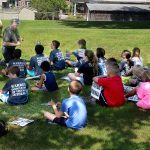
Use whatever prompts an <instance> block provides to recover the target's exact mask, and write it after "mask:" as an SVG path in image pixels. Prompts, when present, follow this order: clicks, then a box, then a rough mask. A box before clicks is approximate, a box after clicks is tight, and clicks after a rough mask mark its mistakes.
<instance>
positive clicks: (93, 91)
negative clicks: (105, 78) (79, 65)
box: [91, 82, 103, 100]
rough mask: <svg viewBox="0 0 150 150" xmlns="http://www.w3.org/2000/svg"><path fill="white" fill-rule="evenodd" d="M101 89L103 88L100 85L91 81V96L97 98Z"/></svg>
mask: <svg viewBox="0 0 150 150" xmlns="http://www.w3.org/2000/svg"><path fill="white" fill-rule="evenodd" d="M102 89H103V88H102V87H101V86H99V85H98V84H96V83H95V82H93V84H92V87H91V96H92V97H93V98H95V99H97V100H99V97H100V94H101V91H102Z"/></svg>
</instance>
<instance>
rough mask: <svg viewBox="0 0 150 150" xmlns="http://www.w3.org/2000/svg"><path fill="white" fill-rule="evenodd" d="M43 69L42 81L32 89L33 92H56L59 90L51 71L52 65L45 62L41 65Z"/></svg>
mask: <svg viewBox="0 0 150 150" xmlns="http://www.w3.org/2000/svg"><path fill="white" fill-rule="evenodd" d="M41 69H42V71H43V74H42V75H41V77H40V80H39V81H38V82H37V83H36V86H35V87H32V88H31V89H32V91H39V90H44V91H55V90H57V89H58V85H57V82H56V79H55V76H54V74H53V72H52V71H50V64H49V62H48V61H44V62H42V64H41Z"/></svg>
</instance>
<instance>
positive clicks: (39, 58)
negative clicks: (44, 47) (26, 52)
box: [29, 54, 48, 76]
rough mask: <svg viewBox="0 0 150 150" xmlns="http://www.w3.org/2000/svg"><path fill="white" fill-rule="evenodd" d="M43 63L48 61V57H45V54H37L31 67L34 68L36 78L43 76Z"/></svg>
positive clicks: (32, 58) (32, 60) (31, 61)
mask: <svg viewBox="0 0 150 150" xmlns="http://www.w3.org/2000/svg"><path fill="white" fill-rule="evenodd" d="M43 61H48V57H45V56H44V55H43V54H37V55H35V56H33V57H31V59H30V64H29V66H31V67H32V68H34V70H35V75H36V76H38V75H41V74H42V69H41V64H42V62H43Z"/></svg>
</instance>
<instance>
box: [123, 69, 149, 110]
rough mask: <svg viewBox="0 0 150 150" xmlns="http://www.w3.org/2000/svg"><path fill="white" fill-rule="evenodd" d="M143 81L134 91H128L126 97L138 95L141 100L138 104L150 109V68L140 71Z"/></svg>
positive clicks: (140, 106)
mask: <svg viewBox="0 0 150 150" xmlns="http://www.w3.org/2000/svg"><path fill="white" fill-rule="evenodd" d="M138 74H139V76H140V78H141V82H140V84H139V85H138V86H137V87H136V88H134V89H133V90H132V91H130V92H128V93H127V94H126V95H125V97H126V98H128V97H131V96H134V95H137V97H138V99H139V101H138V102H137V104H136V105H137V106H138V107H139V108H143V109H150V70H141V71H140V72H138Z"/></svg>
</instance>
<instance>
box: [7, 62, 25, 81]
mask: <svg viewBox="0 0 150 150" xmlns="http://www.w3.org/2000/svg"><path fill="white" fill-rule="evenodd" d="M12 66H17V67H18V68H19V70H20V77H21V78H24V77H26V75H27V70H26V61H25V60H23V59H13V60H10V61H9V63H8V68H10V67H12Z"/></svg>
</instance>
